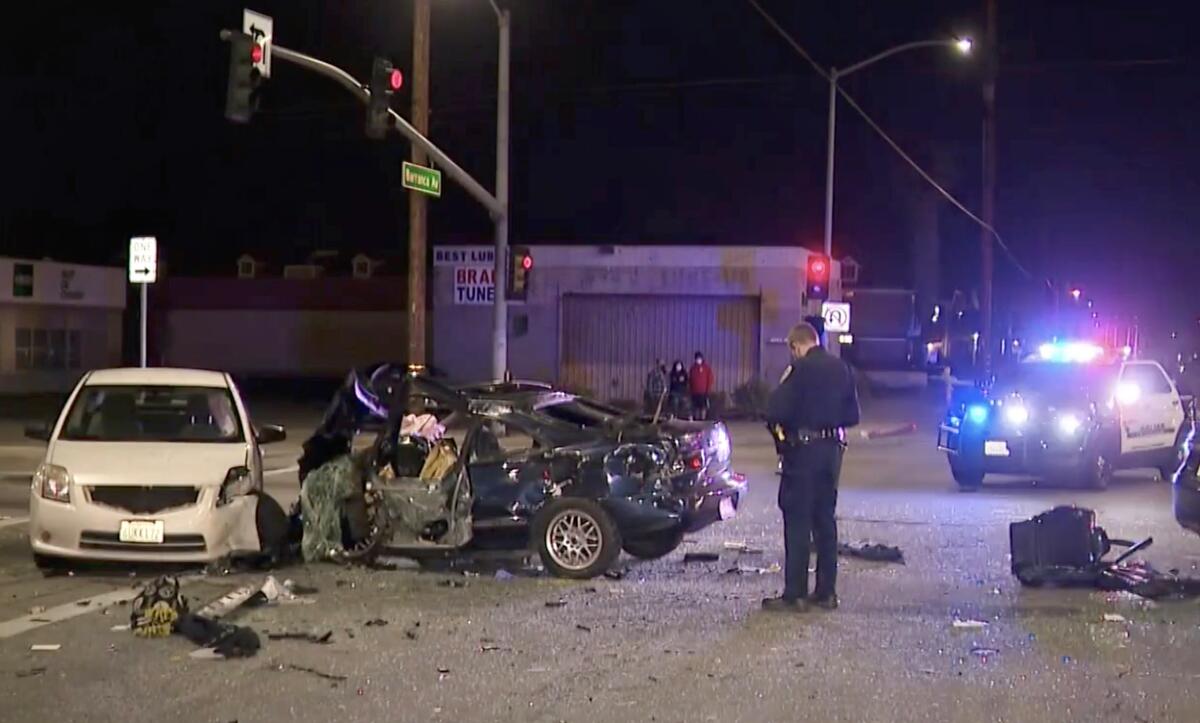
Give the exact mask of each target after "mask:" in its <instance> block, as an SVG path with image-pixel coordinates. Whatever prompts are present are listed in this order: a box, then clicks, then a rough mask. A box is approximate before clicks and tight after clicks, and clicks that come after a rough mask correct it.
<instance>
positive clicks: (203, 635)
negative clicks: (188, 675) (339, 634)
mask: <svg viewBox="0 0 1200 723" xmlns="http://www.w3.org/2000/svg"><path fill="white" fill-rule="evenodd" d="M175 631H176V632H178V633H179V634H180V635H182V636H184V637H185V638H187V639H188V640H190V641H192V642H193V643H195V644H196V645H199V646H201V648H202V649H208V650H210V651H211V655H208V654H199V651H196V652H194V653H192V657H195V658H205V657H215V658H249V657H251V656H253V655H255V654H256V653H258V650H259V648H260V647H262V643H261V641H259V639H258V634H257V633H255V632H254V631H253V630H251V629H250V628H247V627H240V626H237V625H230V624H229V623H223V622H221V621H219V620H217V619H214V618H208V617H205V616H203V615H199V614H195V613H185V614H184V615H181V616H180V618H179V620H178V622H176V624H175ZM331 634H332V633H331Z"/></svg>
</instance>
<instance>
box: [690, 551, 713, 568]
mask: <svg viewBox="0 0 1200 723" xmlns="http://www.w3.org/2000/svg"><path fill="white" fill-rule="evenodd" d="M720 559H721V554H720V553H718V552H687V553H684V555H683V562H684V564H685V565H686V564H688V563H692V562H716V561H717V560H720Z"/></svg>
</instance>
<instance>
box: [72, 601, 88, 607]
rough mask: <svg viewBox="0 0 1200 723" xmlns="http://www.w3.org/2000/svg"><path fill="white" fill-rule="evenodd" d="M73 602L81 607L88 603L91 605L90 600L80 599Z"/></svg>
mask: <svg viewBox="0 0 1200 723" xmlns="http://www.w3.org/2000/svg"><path fill="white" fill-rule="evenodd" d="M75 604H76V605H78V606H79V607H81V608H85V607H87V606H88V605H91V604H92V601H91V600H80V601H79V602H77V603H75Z"/></svg>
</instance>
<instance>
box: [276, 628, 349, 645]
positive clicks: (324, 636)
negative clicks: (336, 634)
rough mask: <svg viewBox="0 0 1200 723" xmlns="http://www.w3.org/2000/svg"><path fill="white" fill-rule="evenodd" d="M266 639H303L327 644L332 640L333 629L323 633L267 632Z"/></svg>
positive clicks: (318, 643)
mask: <svg viewBox="0 0 1200 723" xmlns="http://www.w3.org/2000/svg"><path fill="white" fill-rule="evenodd" d="M267 640H303V641H305V642H307V643H314V644H316V645H328V644H329V643H331V642H333V631H332V630H329V631H327V632H325V633H288V632H282V633H267Z"/></svg>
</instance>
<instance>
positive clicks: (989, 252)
mask: <svg viewBox="0 0 1200 723" xmlns="http://www.w3.org/2000/svg"><path fill="white" fill-rule="evenodd" d="M996 4H997V0H987V28H986V40H985V42H984V56H985V60H984V73H985V76H984V81H983V208H982V209H981V210H982V212H983V213H982V216H983V223H984V226H983V229H982V230H981V231H980V234H979V243H980V249H979V251H980V254H979V256H980V262H981V263H980V266H981V268H980V276H981V277H982V278H981V283H980V287H981V289H980V292H981V293H980V295H979V296H980V299H979V315H980V317H981V319H980V321H981V324H980V327H981V328H980V330H979V337H980V343H981V346H982V349H983V359H982V361H983V369H982V371H983V372H984V374H985V375H986V374H987V373H988V372H989V371H990V370H991V366H992V276H993V274H994V273H995V270H994V260H993V253H994V247H993V243H992V233H993V231H992V229H994V228H996V71H997V61H998V56H999V50H998V48H997V47H996V43H997V42H998V40H997V36H998V28H997V27H996V23H997V14H998V13H997V9H996Z"/></svg>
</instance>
